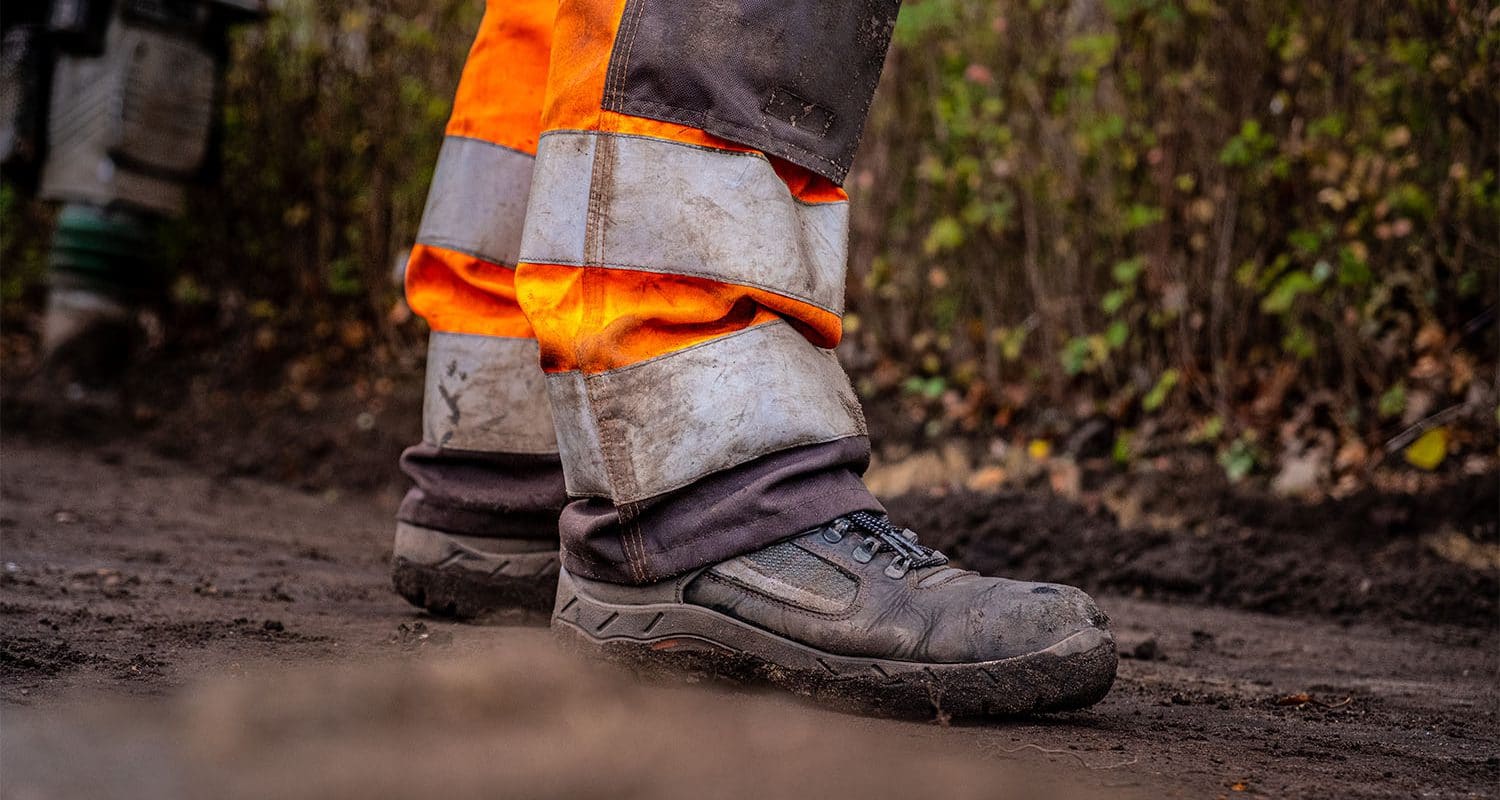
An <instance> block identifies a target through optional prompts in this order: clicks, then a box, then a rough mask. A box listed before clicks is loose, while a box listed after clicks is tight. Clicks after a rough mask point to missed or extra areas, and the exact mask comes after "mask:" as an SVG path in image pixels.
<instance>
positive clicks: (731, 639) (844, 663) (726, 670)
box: [552, 571, 1117, 720]
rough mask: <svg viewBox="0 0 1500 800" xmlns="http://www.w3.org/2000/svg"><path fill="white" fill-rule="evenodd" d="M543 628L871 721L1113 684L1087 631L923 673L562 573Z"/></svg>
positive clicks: (668, 668) (1101, 641) (1003, 705)
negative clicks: (594, 593)
mask: <svg viewBox="0 0 1500 800" xmlns="http://www.w3.org/2000/svg"><path fill="white" fill-rule="evenodd" d="M552 629H553V631H554V632H555V634H556V635H557V637H558V639H559V640H560V641H561V642H562V643H563V644H564V646H566V647H569V648H570V649H573V650H575V651H579V652H582V653H584V654H586V655H590V656H593V657H599V658H603V659H605V660H609V661H613V662H616V663H620V664H623V665H626V666H629V667H632V668H635V669H640V670H644V671H646V672H648V673H671V674H685V675H687V676H690V677H707V678H716V679H722V680H729V681H732V682H736V683H752V684H754V683H759V684H771V685H773V686H776V687H779V688H781V689H784V690H786V691H789V692H792V693H793V694H798V695H802V696H804V697H810V698H813V699H814V700H817V701H818V702H821V703H824V704H827V705H831V706H834V707H838V708H842V709H844V710H849V711H855V712H858V713H864V714H875V715H878V716H889V717H901V718H909V719H933V718H937V719H944V720H946V719H965V718H968V719H972V718H980V717H1003V716H1015V715H1020V714H1035V713H1045V712H1055V711H1072V710H1076V709H1080V708H1086V707H1088V706H1091V705H1093V704H1094V703H1097V702H1099V700H1101V699H1103V697H1104V696H1105V695H1106V694H1107V693H1108V692H1109V689H1110V686H1111V685H1113V684H1114V680H1115V668H1116V665H1117V655H1116V653H1115V643H1114V637H1113V636H1112V635H1110V633H1109V632H1108V631H1104V630H1100V629H1097V628H1091V629H1088V630H1084V631H1080V632H1078V633H1075V634H1073V635H1072V636H1070V637H1068V638H1067V639H1064V640H1063V641H1061V642H1058V643H1057V644H1054V645H1052V646H1051V647H1048V648H1047V649H1045V650H1040V651H1037V652H1035V653H1027V654H1025V655H1020V656H1015V657H1012V658H1006V659H1001V660H997V661H982V662H975V663H968V664H922V663H916V662H910V661H893V660H889V659H879V658H855V657H849V656H840V655H835V654H833V653H827V652H823V651H821V650H818V649H816V648H813V647H808V646H807V645H804V644H800V643H798V642H794V641H791V640H790V639H786V638H784V637H781V636H778V635H776V634H774V633H771V632H769V631H766V630H762V629H760V628H757V627H754V626H752V625H749V624H747V623H744V622H741V621H739V620H737V619H734V618H732V617H729V616H726V615H724V614H721V613H719V612H717V611H713V610H711V609H707V608H702V607H699V606H690V605H683V604H680V603H660V604H651V605H620V604H614V603H607V602H603V601H600V600H597V599H595V598H591V597H589V596H588V595H587V594H586V593H584V592H581V591H580V590H579V587H578V585H577V584H576V583H575V582H574V581H572V580H571V579H570V578H569V576H568V575H567V573H566V571H564V572H563V573H562V575H561V577H560V578H559V581H558V595H557V611H555V612H554V613H553V616H552Z"/></svg>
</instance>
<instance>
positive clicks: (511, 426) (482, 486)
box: [397, 331, 567, 540]
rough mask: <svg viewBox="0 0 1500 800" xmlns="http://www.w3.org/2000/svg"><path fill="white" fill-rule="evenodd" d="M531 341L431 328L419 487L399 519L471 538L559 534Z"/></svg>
mask: <svg viewBox="0 0 1500 800" xmlns="http://www.w3.org/2000/svg"><path fill="white" fill-rule="evenodd" d="M537 358H538V356H537V343H536V341H535V340H534V339H523V338H516V337H505V336H481V335H476V334H463V333H451V332H447V331H433V332H432V334H431V337H430V339H429V342H428V353H427V384H426V386H425V389H424V392H425V397H424V402H423V408H422V439H423V441H422V443H421V444H419V445H416V446H415V447H411V448H408V449H407V450H406V452H405V453H403V454H402V455H401V470H402V472H404V473H406V476H407V477H408V478H410V479H411V480H412V483H413V484H415V486H414V487H413V488H412V489H411V490H410V491H409V492H408V493H407V495H406V499H405V500H404V501H403V502H402V504H401V510H400V511H399V512H398V514H397V517H398V519H400V520H401V521H403V522H409V523H412V524H415V525H421V526H423V527H428V528H436V529H438V530H441V531H447V532H449V533H460V534H466V535H470V536H503V537H508V538H537V539H547V540H555V539H556V538H557V517H558V514H559V513H560V512H561V511H562V507H563V505H564V504H566V503H567V492H566V491H565V489H564V482H563V474H562V462H561V460H560V459H559V457H558V454H557V433H556V431H555V429H554V427H553V424H552V412H551V409H550V407H549V405H548V399H547V393H546V384H545V380H544V378H543V376H542V370H541V367H540V365H539V364H538V360H537Z"/></svg>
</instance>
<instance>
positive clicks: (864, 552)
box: [823, 511, 948, 579]
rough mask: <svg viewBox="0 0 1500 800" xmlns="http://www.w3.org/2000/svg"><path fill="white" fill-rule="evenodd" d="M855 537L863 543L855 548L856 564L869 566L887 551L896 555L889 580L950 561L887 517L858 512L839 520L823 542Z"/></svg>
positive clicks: (888, 571)
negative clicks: (846, 536) (862, 538)
mask: <svg viewBox="0 0 1500 800" xmlns="http://www.w3.org/2000/svg"><path fill="white" fill-rule="evenodd" d="M849 533H854V534H856V535H859V536H863V537H864V540H863V541H861V542H860V543H859V546H858V547H855V548H854V560H855V561H858V562H859V563H861V564H868V563H869V562H870V561H871V560H872V559H874V558H875V556H876V554H878V553H881V552H884V551H886V550H889V551H891V552H892V553H894V554H895V557H894V558H892V559H891V563H890V565H889V566H887V567H886V568H885V574H886V576H887V577H890V578H896V579H900V578H903V577H905V576H906V573H907V572H909V571H911V570H914V569H922V568H924V567H941V566H943V565H944V564H947V563H948V557H947V556H945V555H943V554H942V553H941V552H939V551H937V550H934V549H932V548H931V547H927V546H926V545H923V544H921V543H919V542H918V541H917V534H916V533H915V532H913V531H912V530H911V529H909V528H898V527H896V526H895V525H893V524H891V521H890V518H889V517H886V516H885V515H884V514H872V513H870V512H868V511H855V512H853V513H851V514H848V515H846V516H842V517H839V518H838V519H836V520H834V521H833V522H831V523H829V525H828V526H827V527H825V528H824V529H823V538H824V540H826V541H828V542H829V543H830V544H832V543H837V542H840V541H842V540H843V538H844V536H845V535H847V534H849Z"/></svg>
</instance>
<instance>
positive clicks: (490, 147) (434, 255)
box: [399, 0, 566, 539]
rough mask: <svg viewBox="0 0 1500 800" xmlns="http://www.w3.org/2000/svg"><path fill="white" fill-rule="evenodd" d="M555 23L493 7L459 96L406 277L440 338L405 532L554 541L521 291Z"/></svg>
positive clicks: (549, 15)
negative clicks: (524, 236) (411, 527)
mask: <svg viewBox="0 0 1500 800" xmlns="http://www.w3.org/2000/svg"><path fill="white" fill-rule="evenodd" d="M555 12H556V0H504V1H503V2H500V1H499V0H493V1H492V2H490V3H489V7H488V10H487V13H486V14H485V17H484V21H483V23H482V24H481V27H480V31H479V35H478V37H477V38H476V39H475V41H474V46H473V48H472V50H471V51H470V53H469V59H468V62H467V63H466V64H465V66H464V71H463V76H462V78H461V79H460V82H459V87H458V93H457V97H456V98H455V100H454V104H453V115H452V118H451V119H450V120H449V122H448V127H447V130H446V134H447V135H446V138H445V139H444V141H443V147H442V151H441V153H440V155H439V156H438V163H437V168H436V170H435V172H434V174H433V179H432V188H431V190H430V192H429V196H428V200H427V208H426V210H425V211H424V213H423V215H422V223H421V226H420V228H419V230H418V233H417V242H416V246H415V247H414V248H413V249H412V254H411V260H410V261H409V262H408V264H407V269H406V293H407V299H408V302H409V303H410V304H411V307H412V309H413V310H414V311H415V312H416V313H418V314H420V315H422V316H423V317H424V318H425V319H426V320H427V322H428V325H429V326H430V327H431V329H432V333H431V338H430V341H429V346H428V358H427V384H426V388H425V392H426V397H425V403H424V407H423V414H422V443H421V444H419V445H417V446H415V447H412V448H410V449H408V450H407V451H406V453H404V454H403V456H402V469H403V470H404V471H405V472H406V474H407V475H408V476H409V477H410V478H411V479H412V480H413V482H414V483H415V484H416V486H415V488H413V489H412V490H411V491H410V492H409V493H408V494H407V497H406V500H405V501H404V502H403V503H402V506H401V511H400V513H399V517H400V519H401V520H402V521H404V522H410V523H415V524H417V525H422V526H425V527H430V528H436V529H439V530H444V531H449V532H453V533H461V534H469V535H481V536H483V535H491V536H506V537H520V538H530V537H535V538H542V539H552V538H555V537H556V536H557V518H558V513H559V511H560V510H561V509H562V506H563V504H564V503H565V502H566V495H565V494H564V491H563V478H562V468H561V465H560V463H559V460H558V455H557V436H556V433H555V430H554V427H553V423H552V414H551V411H550V408H549V405H548V400H547V394H546V389H545V385H544V381H543V377H542V372H541V370H540V369H539V368H538V362H537V343H536V337H535V336H534V335H533V333H532V329H531V325H530V324H529V323H528V322H527V321H526V318H525V316H524V315H523V314H522V312H521V309H520V306H519V305H517V303H516V284H515V266H516V261H517V255H518V252H519V249H520V244H521V230H522V224H523V220H524V218H525V211H526V199H527V196H528V193H529V189H530V186H531V172H532V166H533V163H534V161H535V156H536V148H537V135H538V133H539V132H540V130H541V110H542V98H543V91H544V89H545V86H546V76H547V62H548V58H549V55H550V48H551V39H552V25H553V15H554V13H555Z"/></svg>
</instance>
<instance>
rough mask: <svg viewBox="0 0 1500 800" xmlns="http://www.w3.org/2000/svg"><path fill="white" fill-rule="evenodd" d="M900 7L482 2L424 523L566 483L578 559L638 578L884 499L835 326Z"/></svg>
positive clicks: (426, 224) (426, 258)
mask: <svg viewBox="0 0 1500 800" xmlns="http://www.w3.org/2000/svg"><path fill="white" fill-rule="evenodd" d="M896 5H897V4H896V2H894V0H868V1H865V2H844V3H835V4H822V3H815V2H811V1H810V0H795V2H792V3H790V4H771V3H767V2H763V0H754V1H753V2H739V3H729V2H717V1H715V2H708V3H706V4H701V5H694V6H693V7H692V8H685V7H679V6H681V4H680V3H678V2H676V0H566V2H561V3H559V4H557V5H555V6H553V5H550V4H548V3H545V2H542V0H526V1H525V2H498V0H493V1H492V2H490V3H489V4H488V7H487V12H486V16H485V20H484V23H483V25H482V28H481V31H480V35H479V39H478V41H476V43H475V45H474V49H473V50H472V51H471V54H470V60H469V63H468V64H467V65H466V66H465V69H464V73H463V77H462V79H461V83H460V87H459V91H458V98H457V100H456V101H455V106H454V119H453V120H452V121H450V124H449V128H448V131H447V133H448V140H447V141H446V142H445V144H444V148H443V155H442V157H441V162H440V164H439V168H438V171H437V176H436V177H435V180H434V185H433V188H432V192H433V193H434V197H433V198H432V199H430V200H429V203H428V214H427V216H426V217H425V218H424V221H423V226H422V231H423V232H422V234H421V235H420V236H419V240H418V246H417V247H416V248H415V249H414V250H413V254H412V258H411V261H410V262H409V265H408V270H407V294H408V298H409V300H410V302H411V305H412V308H413V309H414V310H415V311H417V313H419V314H421V315H422V316H423V317H424V318H426V319H427V320H428V322H429V323H430V324H431V325H432V327H433V329H434V331H435V333H434V339H433V350H432V352H433V358H432V360H431V361H430V363H429V379H428V398H427V402H426V412H427V413H426V414H424V438H425V440H426V443H425V444H424V445H423V446H420V447H418V448H413V450H411V451H409V452H408V456H407V457H406V458H405V459H404V460H403V466H404V468H405V469H406V470H407V472H408V474H411V475H412V476H413V479H414V480H417V481H418V489H417V490H414V493H413V495H412V496H411V497H409V498H408V503H407V504H406V505H405V506H403V512H402V513H403V514H406V515H408V521H412V522H420V521H421V520H420V519H418V517H420V518H421V519H427V520H437V519H439V518H441V519H443V520H445V521H446V522H445V524H442V525H437V526H438V527H442V528H444V529H446V530H455V531H457V530H459V529H458V528H455V527H453V526H455V525H461V526H462V531H461V532H465V533H470V534H482V533H483V532H484V531H483V530H482V529H483V528H485V527H486V526H487V525H493V527H495V528H496V529H498V528H501V527H506V526H507V525H509V523H508V522H502V521H500V520H499V517H501V516H511V517H514V518H515V519H531V520H532V521H535V518H536V516H537V515H540V514H543V513H545V512H546V509H548V508H552V507H553V506H552V505H550V504H552V503H557V504H558V506H557V507H559V508H560V507H561V503H560V502H559V500H560V497H565V498H566V503H567V507H566V508H565V509H562V511H561V519H562V523H561V534H562V543H563V547H564V551H565V558H567V559H568V560H569V561H568V563H569V564H570V565H571V566H572V567H573V568H576V569H578V570H579V572H580V573H581V574H584V575H589V576H592V577H595V578H600V579H604V580H615V581H625V582H641V581H651V580H657V579H660V578H663V577H667V576H668V575H670V574H672V573H674V572H680V571H684V570H688V569H692V568H695V567H697V566H700V565H702V564H706V563H709V562H710V561H715V560H722V559H724V558H728V557H731V556H733V555H736V554H738V553H741V552H747V551H749V550H754V549H756V548H758V547H760V546H763V545H765V544H767V543H770V542H772V541H775V540H777V539H780V538H785V537H787V536H791V535H794V534H796V533H798V532H800V531H802V530H804V529H806V528H809V527H812V526H815V525H817V524H819V523H822V522H826V521H827V520H828V519H831V518H833V517H835V516H838V515H840V514H843V513H847V512H849V511H852V510H859V509H875V508H878V504H876V503H875V501H874V499H873V498H872V497H871V496H870V494H869V492H868V491H867V490H865V489H864V487H863V484H862V483H861V481H860V479H859V474H860V473H861V472H862V470H863V468H864V464H865V463H866V461H867V459H868V455H869V443H868V439H867V435H866V429H865V423H864V418H863V414H862V413H861V410H860V407H859V402H858V400H857V399H856V397H855V394H854V391H853V389H852V387H851V386H850V384H849V380H848V378H847V377H846V376H845V375H844V373H843V370H842V369H841V368H840V366H839V364H838V361H837V358H836V357H835V355H834V353H833V348H835V347H836V346H837V345H838V342H839V339H840V338H841V337H842V334H843V322H842V314H843V303H844V300H843V294H844V279H845V265H846V260H847V236H848V196H847V194H845V192H844V190H843V189H842V188H841V186H840V185H839V183H840V181H842V179H843V177H844V176H845V174H846V173H847V171H848V166H849V159H850V158H851V157H852V154H853V152H854V147H855V144H856V143H857V139H858V136H859V131H860V128H861V127H862V126H863V121H864V116H865V110H866V107H867V106H868V103H869V99H870V94H871V92H873V90H874V85H875V81H876V80H877V78H878V75H879V69H880V64H881V62H882V60H883V58H884V53H885V49H886V45H887V43H888V40H889V35H890V26H891V23H892V22H893V21H894V16H895V11H896ZM719 23H722V25H723V27H714V26H715V25H718V24H719ZM704 26H710V27H714V35H715V36H716V37H717V41H710V40H709V39H707V38H704V37H705V36H706V35H707V31H708V28H705V27H704ZM735 32H738V33H735ZM726 37H727V38H726ZM736 37H738V38H739V39H740V40H741V45H742V46H743V47H744V48H747V49H755V48H759V49H758V50H756V52H754V53H739V54H738V55H736V54H734V53H730V52H729V51H727V50H725V49H724V48H725V47H726V46H727V42H728V41H729V39H733V38H736ZM674 48H675V51H674ZM674 62H675V66H676V68H677V69H676V70H675V71H671V70H669V69H668V68H669V67H670V66H673V63H674ZM688 62H690V63H688ZM669 73H670V74H669ZM539 76H544V77H539ZM522 84H525V85H524V86H522ZM752 95H754V96H752ZM642 102H650V103H655V104H656V105H657V106H658V107H657V108H655V110H653V111H650V112H649V113H648V111H647V110H646V109H645V108H644V106H638V105H635V104H638V103H642ZM495 106H505V111H504V113H493V114H492V113H487V112H486V111H484V109H487V108H491V107H495ZM669 107H670V108H675V109H677V111H684V110H688V111H691V112H692V114H694V115H696V116H693V115H688V116H684V115H682V114H677V113H664V112H662V111H661V109H662V108H669ZM533 157H534V161H531V159H532V158H533ZM528 162H529V163H530V164H531V169H530V172H529V174H528V173H527V170H526V165H527V164H528ZM439 193H441V194H442V196H441V197H439V196H437V195H438V194H439ZM523 193H524V194H525V197H526V200H525V204H524V211H522V210H521V209H522V204H521V203H520V202H519V200H520V197H521V196H522V194H523ZM517 237H519V238H517ZM512 259H513V260H514V262H515V263H511V261H512ZM520 342H525V343H526V344H527V345H528V346H531V347H534V348H535V349H534V351H527V353H526V354H525V355H522V353H523V350H522V348H521V347H519V346H518V344H517V343H520ZM531 352H534V353H535V356H534V358H533V357H532V356H531V355H530V353H531ZM521 361H530V362H531V363H530V364H529V365H528V366H527V368H525V369H523V368H522V367H521V366H520V365H519V362H521ZM543 374H545V376H546V377H545V379H541V378H540V376H541V375H543ZM542 387H544V388H542ZM542 397H545V398H546V400H547V402H546V403H545V404H542V403H539V402H538V400H539V399H540V398H542ZM541 405H546V406H547V407H548V408H549V409H550V415H551V418H552V420H553V424H554V429H552V430H546V431H543V430H542V429H541V428H542V423H541V421H540V420H541V418H542V415H541V414H539V413H538V412H537V409H538V408H539V407H540V406H541ZM553 449H555V451H556V453H557V455H556V456H555V457H554V456H552V455H551V450H553ZM552 458H555V459H556V461H555V462H554V461H550V460H549V459H552ZM554 463H555V464H556V465H558V466H559V467H560V471H561V475H558V473H557V471H556V470H555V469H553V468H552V465H553V464H554ZM527 465H530V466H531V467H533V468H534V469H535V470H536V474H535V475H532V476H531V478H534V479H535V480H531V481H528V480H527V479H526V476H523V475H522V474H521V472H522V471H524V470H525V469H526V468H527ZM559 479H560V481H561V486H559ZM538 487H549V491H553V492H556V491H557V490H558V489H561V490H562V491H563V492H564V494H563V495H558V494H555V493H554V494H547V492H545V491H539V490H538ZM486 519H489V520H491V522H488V523H487V522H485V520H486ZM433 524H436V523H433Z"/></svg>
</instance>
